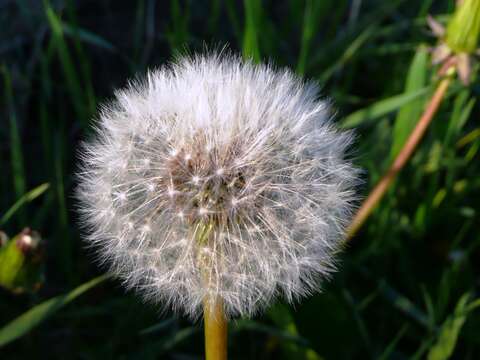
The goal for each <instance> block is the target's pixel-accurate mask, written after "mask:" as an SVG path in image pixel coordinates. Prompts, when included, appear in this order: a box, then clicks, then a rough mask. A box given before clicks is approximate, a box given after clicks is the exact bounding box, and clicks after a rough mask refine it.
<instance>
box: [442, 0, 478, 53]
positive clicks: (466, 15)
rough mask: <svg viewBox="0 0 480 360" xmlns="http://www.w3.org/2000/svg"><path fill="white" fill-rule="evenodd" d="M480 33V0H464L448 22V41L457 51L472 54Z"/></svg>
mask: <svg viewBox="0 0 480 360" xmlns="http://www.w3.org/2000/svg"><path fill="white" fill-rule="evenodd" d="M479 34H480V1H478V0H464V1H463V2H462V3H460V4H459V5H458V6H457V10H456V11H455V13H454V14H453V17H452V20H451V21H450V23H449V24H448V29H447V36H446V43H447V44H448V46H449V47H450V48H451V49H452V50H453V51H455V52H457V53H467V54H471V53H473V52H475V50H476V49H477V43H478V36H479Z"/></svg>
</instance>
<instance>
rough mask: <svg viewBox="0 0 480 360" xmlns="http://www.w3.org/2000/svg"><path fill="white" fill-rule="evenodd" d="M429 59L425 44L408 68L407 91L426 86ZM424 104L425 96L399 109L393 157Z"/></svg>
mask: <svg viewBox="0 0 480 360" xmlns="http://www.w3.org/2000/svg"><path fill="white" fill-rule="evenodd" d="M428 59H429V55H428V50H427V49H426V48H425V47H424V46H422V47H420V48H419V49H418V50H417V52H416V53H415V56H414V57H413V60H412V63H411V65H410V68H409V70H408V74H407V80H406V82H405V93H411V92H414V91H418V90H421V89H423V88H424V87H425V85H426V82H427V73H428V65H429V63H428ZM423 104H424V99H423V97H419V98H417V99H415V100H413V101H410V102H408V103H406V104H405V105H403V106H402V107H401V108H400V110H399V111H398V114H397V117H396V119H395V123H394V126H393V144H392V150H391V154H390V156H391V158H392V159H393V158H395V156H396V155H397V154H398V153H399V152H400V149H401V148H402V146H403V145H404V144H405V142H406V140H407V138H408V136H409V135H410V133H411V132H412V130H413V128H414V127H415V125H416V123H417V121H418V119H419V117H420V115H421V114H422V110H423Z"/></svg>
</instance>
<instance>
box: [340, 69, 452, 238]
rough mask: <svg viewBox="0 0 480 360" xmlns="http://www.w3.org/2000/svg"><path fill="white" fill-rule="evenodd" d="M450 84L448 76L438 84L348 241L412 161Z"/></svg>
mask: <svg viewBox="0 0 480 360" xmlns="http://www.w3.org/2000/svg"><path fill="white" fill-rule="evenodd" d="M450 82H451V77H450V76H447V77H445V78H443V79H442V80H441V81H440V83H439V84H438V86H437V88H436V90H435V93H434V94H433V96H432V98H431V99H430V101H429V103H428V104H427V106H426V107H425V110H424V112H423V114H422V116H421V117H420V119H419V120H418V122H417V125H416V126H415V128H414V129H413V131H412V133H411V134H410V136H409V138H408V140H407V142H406V143H405V145H404V146H403V148H402V150H401V151H400V153H399V154H398V155H397V157H396V158H395V161H394V162H393V164H392V165H391V167H390V169H388V171H387V172H386V173H385V175H383V177H382V178H381V179H380V181H379V182H378V183H377V185H376V186H375V188H374V189H373V190H372V191H371V192H370V195H369V196H368V197H367V198H366V199H365V201H364V202H363V204H362V206H361V207H360V209H359V210H358V211H357V213H356V214H355V216H354V218H353V220H352V222H351V224H350V226H349V228H348V230H347V237H346V241H348V240H350V239H351V238H352V237H353V236H354V235H355V234H356V232H357V231H358V229H360V227H361V226H362V225H363V223H364V222H365V221H366V220H367V218H368V216H369V215H370V214H371V212H372V211H373V210H374V209H375V207H376V206H377V204H378V203H379V201H380V200H381V199H382V197H383V195H384V194H385V192H386V191H387V189H388V187H389V186H390V184H391V183H392V182H393V180H394V179H395V177H396V175H397V174H398V173H399V172H400V170H401V169H402V168H403V167H404V166H405V164H406V163H407V161H408V159H410V157H411V156H412V154H413V151H414V150H415V148H416V147H417V145H418V144H419V142H420V140H421V139H422V137H423V135H424V134H425V130H426V129H427V127H428V125H429V124H430V122H431V121H432V118H433V116H434V115H435V113H436V112H437V110H438V108H439V106H440V104H441V103H442V100H443V99H444V97H445V94H446V92H447V89H448V87H449V85H450Z"/></svg>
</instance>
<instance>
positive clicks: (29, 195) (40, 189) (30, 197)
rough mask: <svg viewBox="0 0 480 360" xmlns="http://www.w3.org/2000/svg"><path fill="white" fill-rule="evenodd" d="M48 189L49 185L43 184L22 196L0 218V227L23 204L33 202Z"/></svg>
mask: <svg viewBox="0 0 480 360" xmlns="http://www.w3.org/2000/svg"><path fill="white" fill-rule="evenodd" d="M49 187H50V184H49V183H45V184H42V185H39V186H37V187H36V188H34V189H32V190H30V191H29V192H28V193H26V194H25V195H23V196H22V197H21V198H20V199H18V200H17V202H16V203H15V204H13V205H12V207H11V208H10V209H8V210H7V212H6V213H5V214H4V215H3V216H2V217H1V218H0V226H3V225H4V224H5V223H6V222H7V221H8V220H9V219H10V218H11V217H12V216H13V215H14V214H15V213H16V212H17V211H18V209H20V208H21V207H22V206H23V205H24V204H26V203H29V202H30V201H33V200H35V199H36V198H37V197H39V196H40V195H42V194H43V193H44V192H45V191H47V189H48V188H49Z"/></svg>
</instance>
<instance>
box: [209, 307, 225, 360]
mask: <svg viewBox="0 0 480 360" xmlns="http://www.w3.org/2000/svg"><path fill="white" fill-rule="evenodd" d="M203 319H204V326H205V357H206V360H226V359H227V328H228V327H227V320H226V319H225V314H224V311H223V304H222V301H221V300H219V299H216V300H213V301H211V300H205V302H204V305H203Z"/></svg>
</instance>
